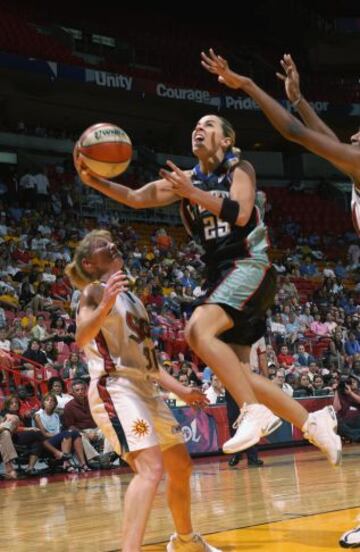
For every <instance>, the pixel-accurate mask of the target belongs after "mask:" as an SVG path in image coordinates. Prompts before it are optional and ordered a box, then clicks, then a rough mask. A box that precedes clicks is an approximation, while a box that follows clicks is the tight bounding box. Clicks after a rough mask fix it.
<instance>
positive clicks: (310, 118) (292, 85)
mask: <svg viewBox="0 0 360 552" xmlns="http://www.w3.org/2000/svg"><path fill="white" fill-rule="evenodd" d="M280 64H281V66H282V68H283V70H284V73H276V76H277V77H278V78H279V79H280V80H282V81H283V82H284V86H285V92H286V95H287V97H288V99H289V100H290V102H291V103H292V104H295V105H296V107H295V109H296V111H297V112H298V114H299V115H300V117H301V118H302V120H303V121H304V123H305V125H306V126H307V127H309V128H311V129H312V130H315V131H316V132H320V133H321V134H325V135H327V136H329V138H331V139H332V140H335V141H336V142H340V140H339V138H338V137H337V136H336V134H335V133H334V132H333V131H332V130H331V128H330V127H328V126H327V125H326V124H325V122H324V121H323V120H322V119H320V117H319V116H318V114H317V113H316V111H315V110H314V109H313V108H312V107H311V105H310V104H309V102H308V101H307V100H306V99H305V98H304V96H303V95H302V93H301V89H300V75H299V71H298V70H297V67H296V64H295V62H294V60H293V59H292V57H291V55H290V54H284V57H283V59H282V60H280Z"/></svg>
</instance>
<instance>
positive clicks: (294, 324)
mask: <svg viewBox="0 0 360 552" xmlns="http://www.w3.org/2000/svg"><path fill="white" fill-rule="evenodd" d="M285 332H286V334H285V337H286V341H287V342H288V343H290V344H294V343H295V342H296V341H297V340H298V339H302V338H303V337H304V336H303V335H302V333H301V332H300V323H299V320H298V318H297V316H296V315H295V313H294V312H293V311H290V312H289V321H288V322H287V323H286V324H285Z"/></svg>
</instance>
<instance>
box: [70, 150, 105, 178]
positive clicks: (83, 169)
mask: <svg viewBox="0 0 360 552" xmlns="http://www.w3.org/2000/svg"><path fill="white" fill-rule="evenodd" d="M73 160H74V166H75V169H76V171H77V173H78V175H79V178H80V180H81V182H83V183H84V184H86V185H87V186H91V187H95V186H96V184H97V183H98V182H104V179H103V178H100V177H99V176H98V175H96V174H95V173H92V172H91V171H90V169H89V168H88V167H87V166H86V165H85V163H84V161H83V160H82V159H81V153H80V152H79V148H78V142H77V143H76V144H75V147H74V149H73Z"/></svg>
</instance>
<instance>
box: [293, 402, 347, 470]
mask: <svg viewBox="0 0 360 552" xmlns="http://www.w3.org/2000/svg"><path fill="white" fill-rule="evenodd" d="M302 430H303V432H304V437H305V438H306V439H308V440H309V441H310V443H312V444H313V445H315V446H316V447H318V448H319V449H320V450H321V451H322V452H323V453H324V454H325V456H326V457H327V459H328V460H329V462H330V464H332V465H333V466H338V465H339V464H340V462H341V454H342V452H341V451H342V445H341V439H340V437H339V435H337V434H336V430H337V419H336V413H335V410H334V408H333V407H332V406H325V408H323V409H322V410H317V411H316V412H310V414H309V417H308V419H307V420H306V422H305V423H304V425H303V428H302Z"/></svg>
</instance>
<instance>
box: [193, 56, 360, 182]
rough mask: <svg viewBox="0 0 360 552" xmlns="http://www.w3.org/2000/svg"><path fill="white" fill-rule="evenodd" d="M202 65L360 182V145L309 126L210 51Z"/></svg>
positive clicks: (278, 125)
mask: <svg viewBox="0 0 360 552" xmlns="http://www.w3.org/2000/svg"><path fill="white" fill-rule="evenodd" d="M201 56H202V62H201V63H202V65H203V67H205V69H207V70H208V71H209V72H210V73H213V74H215V75H218V80H219V82H221V83H223V84H226V85H227V86H229V87H230V88H239V89H241V90H243V91H244V92H245V93H246V94H248V95H249V96H250V97H251V98H253V99H254V100H255V101H256V103H257V104H258V105H259V107H260V109H261V110H262V111H263V113H264V114H265V115H266V117H267V118H268V119H269V121H270V123H271V124H272V125H273V126H274V127H275V128H276V129H277V130H278V131H279V132H280V134H282V135H283V136H284V137H285V138H286V139H287V140H290V141H292V142H296V143H298V144H301V145H303V146H304V147H305V148H307V149H308V150H310V151H312V152H313V153H316V154H317V155H319V156H320V157H323V158H324V159H327V160H328V161H330V163H332V164H333V165H335V166H336V167H338V168H339V169H340V170H341V171H343V172H344V173H345V174H348V175H349V176H351V177H352V178H353V179H354V181H355V182H360V148H359V147H353V146H352V145H350V144H344V143H342V142H337V141H335V140H333V139H332V138H330V137H329V136H328V135H325V134H322V133H320V132H316V131H314V130H312V129H311V128H308V127H306V126H305V125H304V124H303V123H301V122H300V121H299V120H298V119H297V118H296V117H294V116H293V115H292V114H291V113H289V112H288V111H287V110H286V109H285V108H284V107H282V105H280V104H279V103H278V102H277V101H276V100H275V99H274V98H272V97H271V96H269V94H267V93H266V92H265V91H264V90H263V89H262V88H260V87H259V86H258V85H257V84H256V83H255V82H254V81H253V80H252V79H250V78H248V77H244V76H243V75H238V74H237V73H235V72H234V71H232V70H231V69H230V68H229V65H228V63H227V61H226V60H225V59H224V58H222V57H221V56H218V55H216V54H215V52H214V51H213V50H209V54H205V53H204V52H202V54H201Z"/></svg>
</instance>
